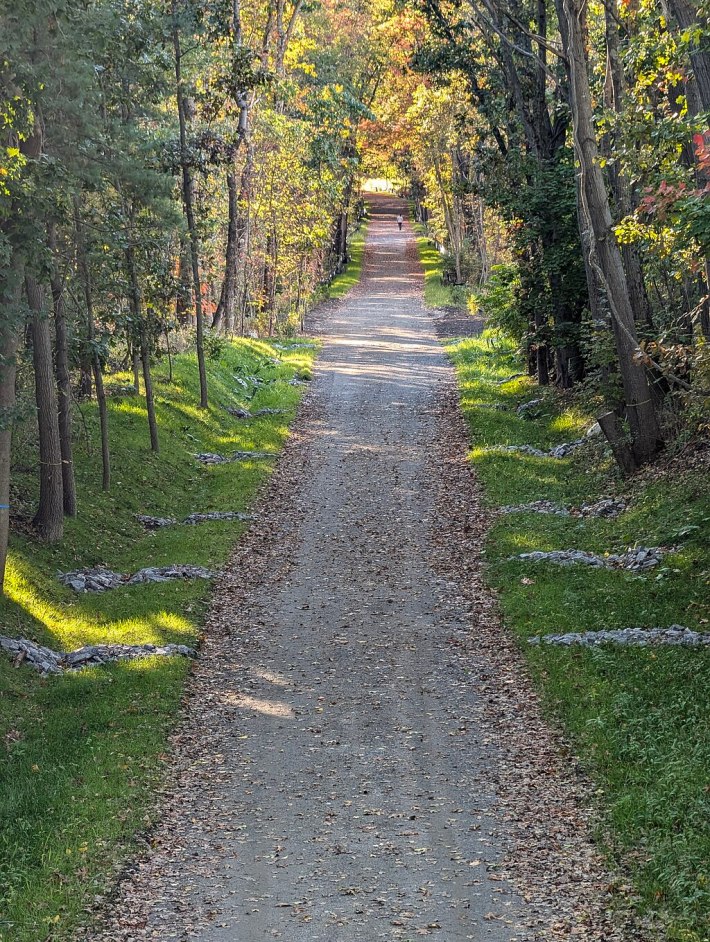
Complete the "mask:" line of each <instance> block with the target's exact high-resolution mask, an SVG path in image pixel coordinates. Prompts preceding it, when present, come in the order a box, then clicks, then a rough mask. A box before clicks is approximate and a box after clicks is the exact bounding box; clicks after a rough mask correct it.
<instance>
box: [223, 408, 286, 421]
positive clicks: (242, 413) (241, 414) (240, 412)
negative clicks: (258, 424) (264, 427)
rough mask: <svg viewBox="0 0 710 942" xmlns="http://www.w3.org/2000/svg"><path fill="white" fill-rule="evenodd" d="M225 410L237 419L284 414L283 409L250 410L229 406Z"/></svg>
mask: <svg viewBox="0 0 710 942" xmlns="http://www.w3.org/2000/svg"><path fill="white" fill-rule="evenodd" d="M227 412H228V413H229V414H230V415H233V416H234V417H235V418H237V419H259V418H261V417H262V416H264V415H285V414H286V410H285V409H256V410H255V411H254V412H250V411H249V410H248V409H238V408H229V409H227Z"/></svg>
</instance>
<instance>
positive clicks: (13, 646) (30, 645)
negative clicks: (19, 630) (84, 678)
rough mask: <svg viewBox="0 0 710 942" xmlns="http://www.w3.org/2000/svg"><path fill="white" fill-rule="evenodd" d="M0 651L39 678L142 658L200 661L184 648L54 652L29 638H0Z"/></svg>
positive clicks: (100, 648) (113, 647)
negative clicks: (180, 658) (25, 666)
mask: <svg viewBox="0 0 710 942" xmlns="http://www.w3.org/2000/svg"><path fill="white" fill-rule="evenodd" d="M0 650H3V651H5V652H6V653H7V654H9V655H10V657H12V658H13V659H14V660H15V662H16V663H18V664H20V663H22V664H26V665H27V666H28V667H32V668H34V669H35V670H36V671H38V672H39V673H40V674H43V675H46V674H61V673H62V671H64V670H70V671H73V670H81V669H82V668H84V667H94V666H97V665H100V664H107V663H109V662H111V661H123V660H135V659H136V658H141V657H173V656H176V655H179V656H180V657H197V652H196V651H195V649H194V648H190V647H188V646H187V645H184V644H164V645H160V646H156V645H154V644H88V645H85V646H84V647H83V648H79V649H78V650H76V651H67V652H65V651H53V650H52V649H51V648H45V647H43V646H42V645H40V644H35V642H34V641H29V640H28V639H27V638H18V639H15V638H7V637H4V636H2V635H0Z"/></svg>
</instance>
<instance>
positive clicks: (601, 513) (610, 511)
mask: <svg viewBox="0 0 710 942" xmlns="http://www.w3.org/2000/svg"><path fill="white" fill-rule="evenodd" d="M627 506H628V505H627V503H626V501H624V500H621V499H620V498H617V499H614V498H613V497H603V498H602V499H601V500H597V501H595V502H594V503H593V504H582V506H581V507H580V508H579V509H578V511H576V514H578V515H579V516H580V517H609V518H613V517H618V516H619V514H622V513H623V512H624V511H625V510H626V508H627Z"/></svg>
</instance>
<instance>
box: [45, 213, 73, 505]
mask: <svg viewBox="0 0 710 942" xmlns="http://www.w3.org/2000/svg"><path fill="white" fill-rule="evenodd" d="M48 241H49V247H50V250H51V252H52V255H53V264H52V273H51V276H50V287H51V289H52V306H53V308H54V336H55V339H56V345H55V369H56V374H57V406H58V421H59V445H60V449H61V452H62V491H63V495H64V513H65V514H66V516H67V517H76V483H75V481H74V457H73V454H72V418H71V380H70V376H69V342H68V338H67V320H66V312H65V309H64V285H63V284H62V279H61V277H60V275H59V271H58V269H57V233H56V226H55V224H54V223H53V222H52V223H50V224H49V227H48Z"/></svg>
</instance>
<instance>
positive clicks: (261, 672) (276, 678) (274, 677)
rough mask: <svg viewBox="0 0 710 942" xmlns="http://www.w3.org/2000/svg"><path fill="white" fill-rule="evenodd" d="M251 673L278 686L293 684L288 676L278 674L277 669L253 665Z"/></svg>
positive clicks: (290, 685)
mask: <svg viewBox="0 0 710 942" xmlns="http://www.w3.org/2000/svg"><path fill="white" fill-rule="evenodd" d="M249 673H250V674H253V676H254V677H258V678H259V679H260V680H266V681H268V682H269V683H270V684H274V685H275V686H276V687H292V686H293V683H292V682H291V681H290V680H289V679H288V677H284V676H283V674H277V673H276V672H275V671H270V670H267V669H266V668H265V667H252V668H250V670H249Z"/></svg>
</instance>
